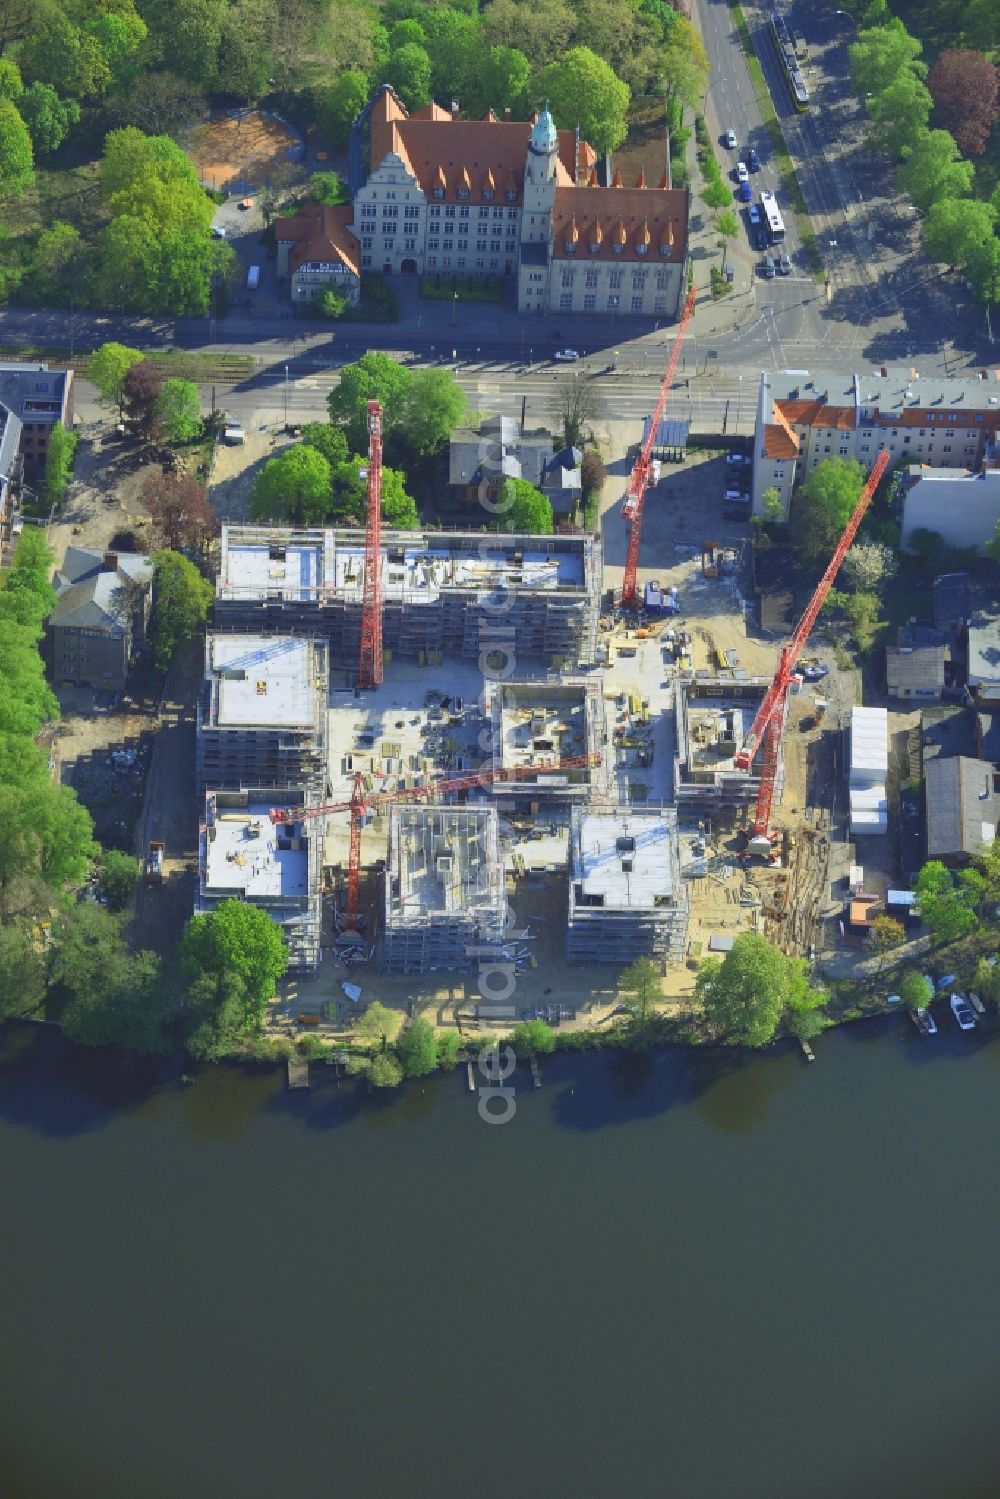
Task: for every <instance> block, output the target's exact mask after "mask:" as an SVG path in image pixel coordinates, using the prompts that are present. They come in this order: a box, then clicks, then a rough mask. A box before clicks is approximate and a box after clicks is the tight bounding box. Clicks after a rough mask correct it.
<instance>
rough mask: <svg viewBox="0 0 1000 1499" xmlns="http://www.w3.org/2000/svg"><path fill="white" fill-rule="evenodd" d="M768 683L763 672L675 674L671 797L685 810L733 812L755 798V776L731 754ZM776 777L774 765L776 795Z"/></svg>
mask: <svg viewBox="0 0 1000 1499" xmlns="http://www.w3.org/2000/svg"><path fill="white" fill-rule="evenodd" d="M768 686H769V681H768V679H767V678H765V677H749V676H748V677H747V678H746V680H745V681H737V680H735V679H734V678H732V677H731V676H725V677H721V676H716V677H710V676H706V677H698V678H694V679H692V678H691V677H689V676H681V677H678V678H677V679H676V681H675V683H674V718H675V722H676V726H677V748H676V753H675V758H674V800H675V802H676V804H677V806H678V808H679V809H680V810H681V812H682V813H684V814H685V815H688V816H695V817H713V816H727V817H730V816H732V817H735V816H736V815H737V814H739V813H740V812H742V811H743V810H744V809H745V808H746V807H748V806H749V805H750V803H751V802H754V801H756V799H757V792H758V790H759V788H760V777H759V775H755V774H754V773H753V772H752V771H745V770H738V769H737V768H736V764H735V757H736V754H737V752H738V750H739V749H740V746H741V745H742V744H743V740H744V738H745V737H746V732H747V730H748V729H749V727H750V725H751V723H752V722H753V718H754V714H755V713H756V712H757V709H758V708H759V707H760V705H761V703H762V702H763V700H764V694H765V693H766V692H767V689H768ZM782 779H783V777H782V771H781V767H780V766H779V770H778V780H777V783H776V788H775V789H776V799H780V796H781V784H782Z"/></svg>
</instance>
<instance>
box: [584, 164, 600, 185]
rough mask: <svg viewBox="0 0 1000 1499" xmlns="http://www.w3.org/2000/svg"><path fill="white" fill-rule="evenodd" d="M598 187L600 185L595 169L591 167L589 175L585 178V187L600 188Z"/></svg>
mask: <svg viewBox="0 0 1000 1499" xmlns="http://www.w3.org/2000/svg"><path fill="white" fill-rule="evenodd" d="M600 185H601V184H600V183H599V182H598V180H597V168H596V167H591V169H590V175H589V177H588V178H587V186H588V187H600Z"/></svg>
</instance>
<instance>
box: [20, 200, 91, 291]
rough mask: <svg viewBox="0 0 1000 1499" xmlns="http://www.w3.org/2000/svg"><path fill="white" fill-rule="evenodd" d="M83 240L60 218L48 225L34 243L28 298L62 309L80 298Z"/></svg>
mask: <svg viewBox="0 0 1000 1499" xmlns="http://www.w3.org/2000/svg"><path fill="white" fill-rule="evenodd" d="M82 251H83V239H82V237H81V235H80V231H79V229H75V228H74V227H73V225H72V224H67V223H66V222H65V221H64V220H62V219H54V220H53V221H52V223H51V224H47V225H46V226H45V228H44V229H43V230H42V231H41V233H40V234H39V236H38V239H37V240H36V241H35V245H34V249H33V250H32V252H31V258H30V260H29V262H28V276H27V282H28V285H29V286H30V288H31V290H30V295H31V297H32V298H33V299H34V300H35V301H36V302H38V303H41V304H44V305H46V306H49V307H65V306H66V304H67V302H69V301H72V300H73V298H74V297H76V296H78V295H79V292H78V290H77V288H78V287H79V284H80V278H81V276H82V275H83V274H84V256H83V253H82Z"/></svg>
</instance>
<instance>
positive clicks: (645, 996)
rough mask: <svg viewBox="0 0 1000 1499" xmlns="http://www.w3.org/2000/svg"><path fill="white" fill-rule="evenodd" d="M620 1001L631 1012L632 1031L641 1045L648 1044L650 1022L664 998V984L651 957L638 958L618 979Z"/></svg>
mask: <svg viewBox="0 0 1000 1499" xmlns="http://www.w3.org/2000/svg"><path fill="white" fill-rule="evenodd" d="M618 988H619V990H620V992H621V999H620V1000H619V1003H620V1004H621V1005H623V1006H624V1008H625V1009H626V1010H628V1012H629V1016H630V1017H631V1022H632V1031H633V1034H634V1036H635V1039H636V1041H637V1042H638V1043H639V1045H641V1046H645V1045H648V1042H649V1028H650V1022H651V1021H652V1019H653V1016H654V1015H655V1013H656V1005H657V1003H658V1001H659V1000H661V999H662V998H663V984H662V982H661V979H660V975H659V973H658V972H657V969H656V964H655V963H652V962H651V961H650V959H649V958H636V960H635V962H634V963H631V964H630V965H629V967H628V968H626V970H625V972H624V973H623V974H622V976H621V978H620V979H619V981H618Z"/></svg>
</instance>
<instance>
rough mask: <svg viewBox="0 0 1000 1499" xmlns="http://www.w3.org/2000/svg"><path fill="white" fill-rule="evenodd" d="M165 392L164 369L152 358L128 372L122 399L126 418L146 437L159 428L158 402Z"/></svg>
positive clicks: (140, 362) (130, 367)
mask: <svg viewBox="0 0 1000 1499" xmlns="http://www.w3.org/2000/svg"><path fill="white" fill-rule="evenodd" d="M162 394H163V368H162V366H161V365H159V364H157V363H156V361H155V360H153V359H140V360H139V361H138V363H137V364H132V365H130V366H129V368H128V369H127V370H126V371H125V375H124V377H123V379H122V401H123V404H124V407H125V416H126V420H127V421H128V422H130V423H131V425H132V427H133V428H134V429H135V431H136V432H138V433H141V434H142V436H143V437H145V438H146V439H147V440H148V439H150V438H152V437H153V436H154V435H155V434H156V432H157V430H158V427H159V415H158V412H159V404H160V397H161V395H162Z"/></svg>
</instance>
